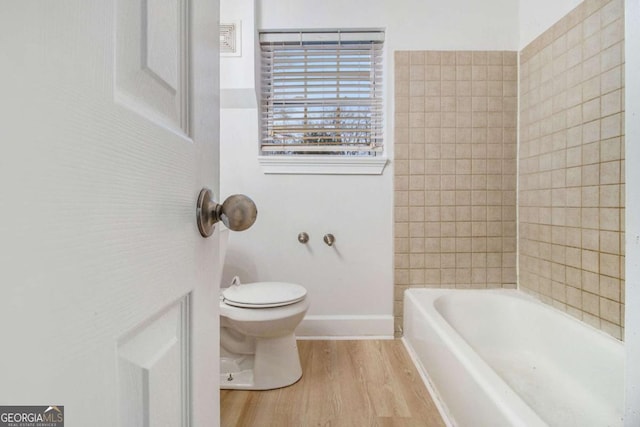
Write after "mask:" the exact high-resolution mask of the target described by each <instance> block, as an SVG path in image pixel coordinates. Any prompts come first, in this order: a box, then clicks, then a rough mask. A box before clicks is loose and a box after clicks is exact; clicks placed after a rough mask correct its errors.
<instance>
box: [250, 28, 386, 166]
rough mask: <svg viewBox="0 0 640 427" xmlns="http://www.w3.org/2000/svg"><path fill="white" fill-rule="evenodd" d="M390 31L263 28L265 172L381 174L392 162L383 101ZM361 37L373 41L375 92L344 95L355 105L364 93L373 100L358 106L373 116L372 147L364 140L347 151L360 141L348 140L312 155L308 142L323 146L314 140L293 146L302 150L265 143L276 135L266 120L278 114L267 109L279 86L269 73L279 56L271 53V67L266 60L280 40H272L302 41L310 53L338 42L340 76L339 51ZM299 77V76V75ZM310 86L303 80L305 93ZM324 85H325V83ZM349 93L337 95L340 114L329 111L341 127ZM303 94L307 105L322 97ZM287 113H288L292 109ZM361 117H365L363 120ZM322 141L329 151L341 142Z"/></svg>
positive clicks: (369, 117) (372, 83)
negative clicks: (388, 150) (387, 39)
mask: <svg viewBox="0 0 640 427" xmlns="http://www.w3.org/2000/svg"><path fill="white" fill-rule="evenodd" d="M384 35H385V33H384V30H381V29H366V30H363V29H356V30H345V29H341V30H261V31H259V42H260V46H259V55H260V67H259V69H260V70H261V76H260V78H259V79H258V80H259V82H260V84H261V86H260V89H259V116H260V144H259V156H258V160H259V162H260V164H261V165H262V168H263V171H264V173H293V174H375V175H378V174H381V173H382V171H383V169H384V167H385V165H386V164H387V157H386V144H385V143H384V142H385V141H384V140H385V138H384V137H385V130H386V123H385V120H386V114H385V111H384V108H385V105H384V104H385V103H384V102H383V100H384V92H385V89H386V86H385V80H384V76H383V73H384V69H385V64H384V58H385V51H384V49H385V46H384ZM358 42H363V43H370V45H371V47H370V50H371V53H370V61H371V64H370V65H369V67H370V68H369V69H367V72H370V73H371V76H369V77H368V80H366V82H367V83H368V84H370V87H369V88H368V89H367V90H368V91H369V92H370V93H371V95H370V96H369V97H360V98H358V97H359V95H358V94H356V95H355V97H351V98H349V97H343V98H344V99H345V100H346V101H347V102H346V103H345V105H351V104H349V102H352V103H353V104H355V103H354V102H353V100H354V99H356V102H359V105H362V99H361V98H364V100H365V101H368V102H369V103H368V104H366V105H365V106H364V107H358V108H360V109H361V110H364V113H363V115H366V116H367V118H366V119H364V120H370V123H368V125H370V127H369V128H368V129H370V132H371V138H370V139H369V140H366V139H365V141H366V142H368V143H369V144H370V146H364V144H361V145H360V146H359V147H358V150H348V151H347V150H345V149H344V147H345V145H346V146H347V147H349V148H350V147H355V145H348V144H345V145H343V146H341V147H340V148H341V149H340V150H335V151H329V152H321V151H317V152H314V153H313V154H307V153H306V152H305V150H307V151H308V150H312V148H307V147H317V145H313V144H310V143H309V144H307V143H303V144H304V145H303V147H304V149H303V150H299V152H297V153H292V152H291V151H297V150H295V149H294V150H282V151H281V152H278V151H275V150H277V148H281V147H286V146H287V145H286V144H280V145H278V144H277V143H275V144H274V143H265V142H264V138H265V136H267V135H269V136H272V135H273V134H269V132H270V131H271V130H272V129H271V130H270V129H265V126H266V123H265V121H267V120H271V122H270V123H271V124H273V119H272V118H271V117H269V116H268V114H270V113H271V114H273V113H272V112H270V111H267V110H266V108H267V107H268V106H273V90H272V88H273V83H272V81H271V80H270V79H268V78H267V77H269V76H270V71H271V69H272V68H270V67H271V66H272V64H273V61H275V60H274V59H273V57H270V58H268V59H270V60H271V62H268V63H267V64H266V66H265V63H264V62H263V60H264V57H265V55H270V54H271V52H272V51H273V49H275V48H274V44H271V43H275V46H276V47H280V43H287V44H288V45H289V46H291V45H300V46H302V45H303V44H304V48H305V52H306V49H313V48H314V47H315V46H326V44H327V43H328V44H329V45H331V46H336V48H335V52H336V53H337V54H336V59H335V61H336V65H335V67H336V68H337V70H338V71H336V72H335V73H336V76H338V75H339V74H340V68H339V67H340V65H341V64H340V61H341V58H340V55H339V51H340V49H341V47H340V46H347V47H348V46H353V44H354V43H358ZM267 43H270V44H269V49H267V50H266V53H265V51H263V46H264V45H266V44H267ZM357 46H358V47H361V46H362V44H361V43H358V44H357ZM294 49H296V51H298V49H297V48H294ZM346 49H347V48H345V50H346ZM329 50H330V51H332V49H329ZM306 60H307V59H306V57H305V62H303V63H304V64H305V66H306V64H307V62H306ZM345 62H346V61H345ZM296 63H297V64H298V65H299V64H300V62H296ZM316 63H318V60H317V59H316ZM328 64H329V65H328V67H327V68H332V65H333V64H331V63H330V62H328ZM321 65H327V64H321ZM306 69H307V68H305V70H306ZM304 74H306V73H304ZM360 74H362V73H360ZM265 76H267V77H265ZM336 76H332V77H336ZM296 77H299V75H298V76H296ZM328 80H330V79H328ZM333 80H336V78H333ZM339 82H340V81H336V82H335V86H336V87H337V88H338V89H335V92H331V91H329V92H328V93H329V94H331V93H339V91H340V89H339V87H340V84H341V83H339ZM363 82H364V81H360V80H359V81H358V83H363ZM269 84H270V86H269V87H267V88H265V87H264V85H269ZM306 85H307V81H306V80H305V81H304V84H303V85H302V87H303V88H304V91H305V94H306ZM328 86H329V87H330V88H331V85H328ZM316 87H317V86H316ZM362 87H365V86H362ZM322 90H324V87H323V89H322ZM362 92H363V93H366V91H362ZM297 95H300V93H297ZM269 96H271V97H272V98H271V99H269ZM343 98H341V97H339V96H335V98H333V99H332V101H333V102H334V104H333V105H336V106H337V107H335V108H336V110H337V114H336V115H334V116H331V115H330V114H331V112H329V113H328V114H329V116H328V117H330V120H334V126H337V125H335V123H338V121H340V120H342V119H341V117H340V108H341V105H342V104H341V100H342V99H343ZM297 99H301V104H304V105H308V103H309V100H311V101H312V102H313V101H317V99H310V98H306V97H305V98H300V97H298V98H297ZM297 99H296V100H297ZM322 102H324V101H322ZM281 105H284V107H283V108H282V109H283V110H286V108H287V107H288V106H287V104H286V100H285V102H284V103H281ZM342 108H343V109H348V108H349V107H342ZM356 109H357V108H356ZM304 111H305V112H304V116H303V117H304V119H302V120H304V123H305V124H306V123H307V115H306V114H307V110H306V107H305V110H304ZM323 114H327V113H326V110H323ZM354 115H355V113H354ZM284 116H285V117H286V111H285V114H284ZM322 117H323V120H325V119H324V117H325V116H324V115H323V116H322ZM286 118H288V117H286ZM360 122H362V121H361V120H360ZM352 123H353V122H352ZM349 124H351V123H349ZM305 126H306V125H305ZM305 126H302V127H300V128H299V130H300V132H301V133H302V135H303V140H305V141H306V138H304V137H306V136H307V135H308V134H307V133H305V132H309V131H310V130H312V128H307V127H305ZM356 126H361V127H356V129H357V130H358V131H359V130H360V129H361V128H364V127H362V125H361V124H356ZM341 127H342V125H341ZM313 130H315V129H313ZM335 132H338V131H337V130H335ZM347 132H348V131H347ZM318 133H320V132H318ZM328 134H329V135H334V134H331V133H328ZM313 136H315V135H312V137H313ZM340 136H341V137H342V134H340ZM292 139H296V140H299V139H300V136H299V135H297V136H296V137H292ZM342 141H344V139H341V141H340V142H342ZM359 141H361V140H358V142H359ZM314 142H317V141H314ZM322 142H324V141H322ZM322 142H320V143H319V144H320V147H322V149H324V150H327V151H328V150H331V148H327V147H333V146H335V145H338V143H337V141H332V142H331V143H329V144H326V145H323V144H322ZM301 145H302V144H301ZM295 146H296V147H299V145H295ZM263 147H267V148H268V150H264V148H263ZM272 147H274V148H272ZM274 151H275V152H274ZM288 151H289V152H288ZM314 151H315V150H314Z"/></svg>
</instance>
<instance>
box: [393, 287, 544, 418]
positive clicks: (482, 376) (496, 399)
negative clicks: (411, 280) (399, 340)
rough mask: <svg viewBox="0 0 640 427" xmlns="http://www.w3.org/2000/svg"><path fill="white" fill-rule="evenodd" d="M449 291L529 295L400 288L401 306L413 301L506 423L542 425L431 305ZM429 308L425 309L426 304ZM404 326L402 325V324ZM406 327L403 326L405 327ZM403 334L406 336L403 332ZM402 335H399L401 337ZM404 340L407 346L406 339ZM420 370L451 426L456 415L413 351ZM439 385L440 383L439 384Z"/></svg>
mask: <svg viewBox="0 0 640 427" xmlns="http://www.w3.org/2000/svg"><path fill="white" fill-rule="evenodd" d="M452 292H464V293H470V292H473V293H478V292H480V293H497V294H505V293H508V294H514V295H518V296H523V297H525V299H527V300H530V298H531V297H530V296H524V295H522V293H520V292H519V291H517V290H515V289H503V288H500V289H449V288H410V289H407V290H406V291H405V292H404V298H405V300H404V302H405V310H406V307H407V298H410V299H412V300H413V301H414V303H413V306H414V307H415V308H416V309H417V310H418V311H419V312H420V314H421V315H422V316H424V317H426V318H427V320H428V322H429V327H431V329H432V331H433V333H434V334H435V335H437V337H438V339H439V340H441V345H444V346H445V348H446V349H447V350H449V351H450V352H451V353H452V355H453V356H454V357H455V361H456V362H457V363H459V364H460V365H461V366H462V368H463V369H464V370H465V372H467V373H468V374H469V376H470V379H471V381H472V382H474V383H475V384H476V385H477V386H478V387H479V388H481V389H482V390H483V392H484V393H485V394H486V396H487V397H488V398H489V400H490V402H492V403H493V405H494V406H495V407H496V409H497V410H498V411H499V413H500V414H501V416H502V417H504V418H505V419H507V420H508V421H509V423H510V425H513V426H531V427H533V426H546V425H547V424H546V423H545V422H544V421H543V420H542V419H541V418H540V416H539V415H538V414H537V413H536V412H535V411H534V410H533V409H532V408H531V407H530V406H529V405H528V404H527V402H525V401H524V400H523V399H522V398H521V397H520V396H519V395H518V394H517V393H516V392H515V391H514V390H513V389H512V388H511V387H510V386H509V385H508V384H507V383H506V382H505V381H504V380H503V379H502V378H501V377H500V376H499V375H498V374H497V373H496V372H495V371H494V370H493V369H492V368H491V367H490V366H489V365H488V364H487V362H485V361H484V359H482V357H481V356H480V355H479V354H478V353H476V351H475V350H474V349H473V348H472V347H471V345H470V344H469V343H467V341H466V340H465V339H464V338H463V337H462V336H461V335H460V334H459V333H458V332H457V331H456V330H455V329H454V328H453V326H451V325H450V324H449V323H448V322H447V320H446V319H445V318H444V317H443V316H442V314H441V313H440V312H439V311H438V310H437V309H436V308H435V306H434V302H435V300H436V299H437V298H439V297H440V296H442V295H444V294H450V293H452ZM414 293H424V294H428V297H429V298H428V299H429V303H430V306H428V307H424V306H422V305H421V304H419V301H417V300H416V296H414V295H413V294H414ZM429 307H430V308H431V310H428V308H429ZM404 314H405V318H406V313H404ZM403 326H404V325H403ZM405 331H406V328H405ZM405 337H406V336H405ZM405 337H403V338H405ZM407 343H408V344H409V346H410V347H411V344H410V342H409V340H408V339H407ZM416 356H417V358H416V359H417V360H418V362H419V366H420V368H419V369H420V370H423V371H424V375H425V376H427V377H428V378H429V381H431V382H432V386H433V387H432V388H433V390H435V394H436V395H437V399H438V400H439V401H440V402H441V403H442V405H443V406H444V408H446V411H445V413H446V414H447V416H448V417H449V420H450V421H451V423H452V425H453V426H456V425H457V424H456V417H455V416H453V414H452V413H451V412H452V411H451V410H450V409H449V406H448V405H447V404H446V400H447V399H445V398H444V396H442V395H441V393H442V392H441V391H440V389H439V388H438V386H437V384H436V383H437V381H434V380H433V379H432V377H431V375H430V374H429V372H428V370H427V369H426V367H425V366H424V364H423V363H422V361H421V360H420V357H419V356H418V355H417V352H416ZM441 388H442V387H441Z"/></svg>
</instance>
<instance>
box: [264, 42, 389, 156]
mask: <svg viewBox="0 0 640 427" xmlns="http://www.w3.org/2000/svg"><path fill="white" fill-rule="evenodd" d="M383 41H384V33H383V32H382V31H344V30H341V31H284V32H282V31H280V32H275V31H269V32H261V33H260V48H261V55H262V58H261V67H262V76H261V78H262V82H261V126H262V144H261V148H262V149H261V151H262V154H263V155H269V154H274V155H278V154H285V155H290V154H293V155H295V154H306V155H309V154H323V155H340V156H345V155H352V156H375V155H376V154H377V153H381V152H382V121H383V120H382V113H383V111H382V45H383Z"/></svg>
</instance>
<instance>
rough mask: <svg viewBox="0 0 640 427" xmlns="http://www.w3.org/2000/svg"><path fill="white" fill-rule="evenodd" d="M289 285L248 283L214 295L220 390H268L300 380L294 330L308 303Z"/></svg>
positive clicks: (304, 292) (298, 288)
mask: <svg viewBox="0 0 640 427" xmlns="http://www.w3.org/2000/svg"><path fill="white" fill-rule="evenodd" d="M306 295H307V290H306V289H305V288H304V287H302V286H300V285H298V284H295V283H285V282H254V283H245V284H240V282H239V280H238V279H237V278H234V280H233V282H232V285H231V286H229V287H228V288H223V289H222V290H221V291H220V388H222V389H244V390H270V389H274V388H280V387H285V386H288V385H291V384H293V383H295V382H296V381H298V380H299V379H300V377H301V376H302V367H301V366H300V357H299V356H298V346H297V344H296V337H295V334H294V331H295V329H296V327H297V326H298V324H300V322H301V321H302V318H303V317H304V315H305V313H306V312H307V309H308V308H309V302H308V301H307V299H306Z"/></svg>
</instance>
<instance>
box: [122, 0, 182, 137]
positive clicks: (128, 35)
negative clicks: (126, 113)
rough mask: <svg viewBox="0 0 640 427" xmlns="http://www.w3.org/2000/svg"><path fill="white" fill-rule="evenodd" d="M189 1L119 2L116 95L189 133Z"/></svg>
mask: <svg viewBox="0 0 640 427" xmlns="http://www.w3.org/2000/svg"><path fill="white" fill-rule="evenodd" d="M189 13H190V10H189V2H188V1H187V0H134V1H131V0H118V1H117V2H116V12H115V16H116V40H117V42H116V99H117V100H118V102H120V103H122V104H124V105H126V106H128V107H130V108H132V109H133V110H135V111H138V112H139V113H140V114H142V115H144V116H146V117H147V118H153V119H155V120H157V121H158V122H159V123H161V124H164V125H165V126H168V127H170V128H172V129H174V130H175V131H178V132H179V133H184V134H186V135H189V133H190V132H189V122H190V120H189V119H190V117H189V110H188V106H189V105H190V99H189V76H190V72H191V70H190V69H189V58H188V56H187V54H188V52H189V46H188V40H189V34H190V33H191V28H190V26H189V22H190V21H189V19H188V17H189Z"/></svg>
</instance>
